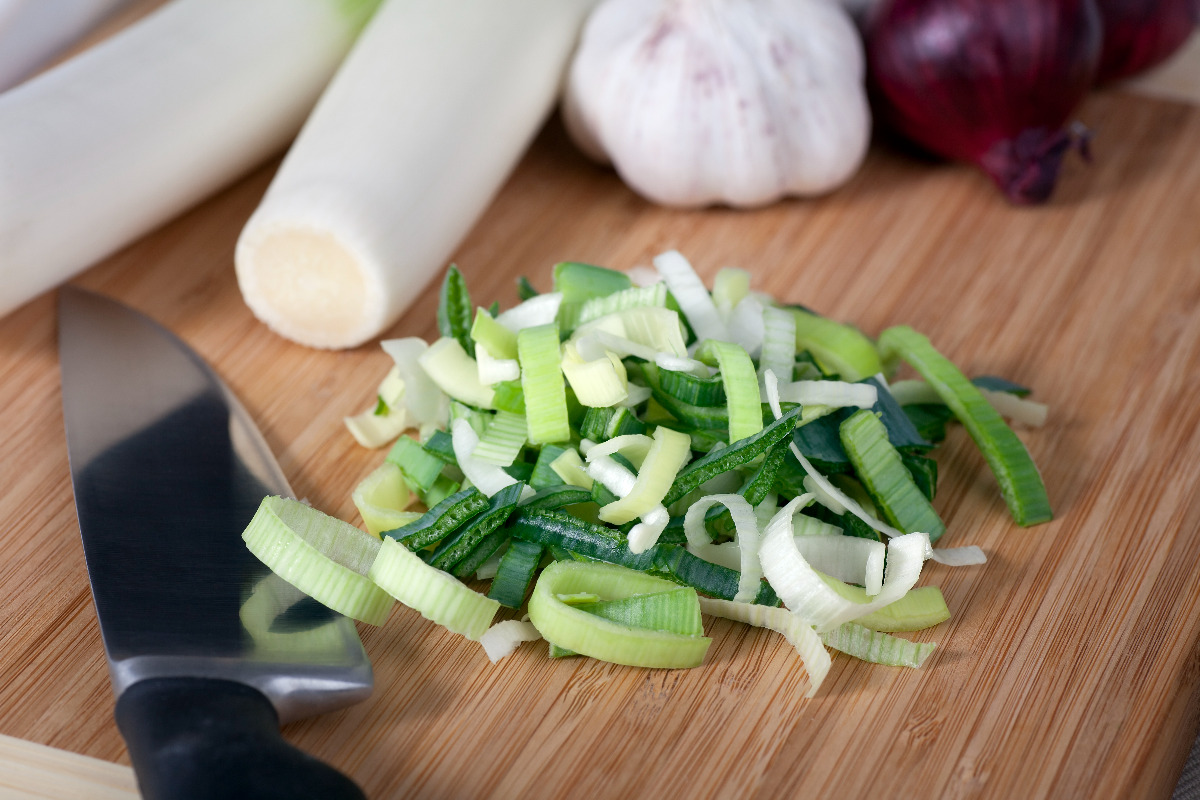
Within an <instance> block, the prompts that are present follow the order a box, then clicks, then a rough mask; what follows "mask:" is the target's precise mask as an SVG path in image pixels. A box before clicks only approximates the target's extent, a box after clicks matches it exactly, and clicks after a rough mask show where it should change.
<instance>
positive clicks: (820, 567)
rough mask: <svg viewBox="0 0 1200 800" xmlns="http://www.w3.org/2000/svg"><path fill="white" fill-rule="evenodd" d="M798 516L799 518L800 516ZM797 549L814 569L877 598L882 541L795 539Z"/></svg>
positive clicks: (883, 549) (821, 538)
mask: <svg viewBox="0 0 1200 800" xmlns="http://www.w3.org/2000/svg"><path fill="white" fill-rule="evenodd" d="M798 516H799V515H798ZM794 538H795V544H796V549H797V550H798V551H799V552H800V555H802V556H803V557H804V560H805V561H807V562H808V564H809V565H810V566H812V567H813V569H815V570H817V571H819V572H823V573H825V574H826V575H830V576H832V577H834V578H837V579H838V580H840V581H845V582H846V583H857V584H860V585H861V586H862V587H863V588H864V589H866V592H867V594H868V595H869V596H872V597H874V596H875V595H877V594H879V592H880V590H882V588H883V563H884V554H885V553H886V551H887V548H886V547H885V546H884V544H883V542H877V541H872V540H870V539H860V538H859V537H857V536H842V535H840V534H839V535H837V536H794Z"/></svg>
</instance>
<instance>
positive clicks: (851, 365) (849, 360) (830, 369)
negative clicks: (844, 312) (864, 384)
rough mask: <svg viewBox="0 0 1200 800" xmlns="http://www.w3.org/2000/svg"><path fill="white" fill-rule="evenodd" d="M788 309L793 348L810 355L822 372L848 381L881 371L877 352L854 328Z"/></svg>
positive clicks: (798, 310)
mask: <svg viewBox="0 0 1200 800" xmlns="http://www.w3.org/2000/svg"><path fill="white" fill-rule="evenodd" d="M789 310H790V311H791V314H792V319H793V320H795V322H796V349H797V350H807V351H808V352H809V353H811V354H812V356H813V358H814V359H816V361H817V364H818V365H819V366H820V367H821V369H822V370H824V371H825V372H827V373H833V374H837V375H839V376H841V378H842V380H844V381H851V382H854V381H861V380H862V379H864V378H869V377H870V376H872V375H877V374H879V373H880V372H883V362H882V361H881V360H880V357H879V351H878V350H876V349H875V345H874V344H873V343H872V342H871V340H870V339H868V338H867V337H866V336H865V335H863V333H862V332H861V331H859V330H858V329H857V328H854V327H852V326H850V325H843V324H842V323H840V322H835V321H833V320H831V319H829V318H828V317H822V316H820V315H818V314H813V313H811V312H808V311H803V310H801V309H798V308H792V309H789ZM776 377H778V376H776Z"/></svg>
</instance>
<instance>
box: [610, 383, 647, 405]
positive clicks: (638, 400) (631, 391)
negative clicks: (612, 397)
mask: <svg viewBox="0 0 1200 800" xmlns="http://www.w3.org/2000/svg"><path fill="white" fill-rule="evenodd" d="M625 392H626V394H627V395H628V396H627V397H626V398H625V399H624V400H622V401H621V402H620V403H617V405H619V406H624V407H625V408H634V407H636V406H640V405H641V404H642V403H644V402H646V401H647V400H649V399H650V398H651V397H652V396H653V394H654V393H653V392H652V391H650V387H649V386H642V385H640V384H637V383H631V384H629V385H628V386H626V387H625Z"/></svg>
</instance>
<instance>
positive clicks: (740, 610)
mask: <svg viewBox="0 0 1200 800" xmlns="http://www.w3.org/2000/svg"><path fill="white" fill-rule="evenodd" d="M700 610H701V611H703V612H704V613H705V614H708V615H709V616H713V617H722V618H724V619H731V620H735V621H737V622H744V623H746V624H748V625H753V626H754V627H756V628H766V629H767V630H772V631H775V632H776V633H778V634H781V635H782V636H783V638H785V639H787V641H788V644H790V645H791V646H792V647H794V648H795V649H796V653H797V654H798V655H799V656H800V663H802V664H803V665H804V671H805V672H807V673H808V691H807V692H806V693H805V697H813V696H815V695H816V693H817V690H818V689H820V688H821V684H822V683H823V682H824V681H825V676H826V675H828V674H829V667H830V665H831V664H832V659H830V658H829V651H827V650H826V649H825V645H824V643H823V642H822V641H821V637H820V636H818V635H817V632H816V631H815V630H814V629H813V626H811V625H808V624H805V623H804V622H803V621H802V620H801V619H799V618H798V617H797V616H796V615H795V614H792V613H791V612H789V611H787V610H786V609H782V608H779V607H774V608H772V607H770V606H760V605H754V604H752V603H733V602H730V601H728V600H717V599H712V598H708V597H701V598H700Z"/></svg>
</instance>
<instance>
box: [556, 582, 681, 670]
mask: <svg viewBox="0 0 1200 800" xmlns="http://www.w3.org/2000/svg"><path fill="white" fill-rule="evenodd" d="M559 599H560V600H562V601H563V602H564V603H566V604H567V605H570V606H573V607H574V608H577V609H579V610H580V611H586V612H587V613H589V614H595V615H596V616H598V617H602V618H603V619H606V620H609V621H610V622H616V623H618V624H621V625H629V626H631V627H634V628H646V629H647V630H652V631H663V632H665V633H678V634H681V635H683V636H702V635H703V634H704V624H703V622H702V620H701V619H700V603H699V602H698V598H697V595H696V590H695V589H692V588H691V587H689V586H676V587H675V588H674V589H668V590H666V591H663V592H651V593H649V594H635V595H633V596H632V597H623V598H621V599H619V600H601V599H600V597H599V596H598V595H595V594H592V595H591V596H590V597H588V596H587V593H583V594H577V595H559ZM573 655H577V654H576V653H575V652H573V651H571V650H567V649H566V648H563V647H560V646H558V645H556V644H553V643H552V644H551V646H550V657H551V658H561V657H563V656H573Z"/></svg>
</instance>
